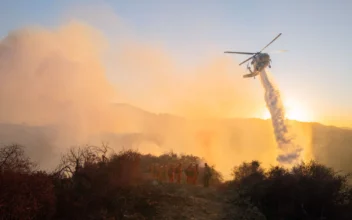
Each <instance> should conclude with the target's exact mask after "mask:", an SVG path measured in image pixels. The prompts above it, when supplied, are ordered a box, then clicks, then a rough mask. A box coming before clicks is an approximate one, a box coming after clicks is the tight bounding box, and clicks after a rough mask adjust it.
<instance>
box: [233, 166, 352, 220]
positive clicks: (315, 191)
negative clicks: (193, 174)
mask: <svg viewBox="0 0 352 220" xmlns="http://www.w3.org/2000/svg"><path fill="white" fill-rule="evenodd" d="M233 175H234V180H233V181H231V183H230V184H229V187H230V188H234V189H236V191H237V192H238V194H237V196H239V197H237V198H236V202H237V205H238V202H239V201H242V202H243V201H249V203H247V204H246V205H249V204H250V205H254V206H255V207H257V208H258V209H259V210H260V211H261V212H262V213H263V214H264V215H265V216H266V218H267V219H272V220H275V219H278V220H279V219H346V220H347V219H352V209H351V204H352V197H351V188H350V187H349V186H348V182H347V176H344V175H339V174H337V173H335V172H334V171H333V170H332V169H330V168H328V167H325V166H324V165H321V164H318V163H316V162H310V163H307V164H305V163H302V164H300V165H298V166H295V167H293V168H292V169H290V170H288V169H285V168H283V167H277V166H276V167H272V168H271V169H269V170H268V171H266V172H265V171H264V170H263V169H262V168H261V167H260V164H259V163H258V162H257V161H253V162H251V163H243V164H242V165H241V166H238V167H235V168H234V170H233ZM238 198H239V200H238ZM233 202H234V201H233ZM242 205H243V204H242Z"/></svg>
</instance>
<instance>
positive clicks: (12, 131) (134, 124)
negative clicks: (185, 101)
mask: <svg viewBox="0 0 352 220" xmlns="http://www.w3.org/2000/svg"><path fill="white" fill-rule="evenodd" d="M113 108H114V115H112V117H116V118H117V119H118V121H119V122H120V124H121V126H120V128H119V130H118V131H114V132H110V133H104V134H92V135H91V138H92V140H95V141H96V142H97V143H99V142H100V141H108V142H109V144H110V146H113V147H114V148H115V150H119V149H122V147H124V148H135V149H139V150H140V151H141V152H142V153H147V152H150V153H156V154H160V153H163V152H166V151H169V150H173V151H175V152H187V153H192V154H194V155H198V156H201V157H204V158H205V159H206V160H208V161H210V163H212V164H216V166H217V167H218V169H219V170H220V171H223V172H227V173H229V172H230V169H231V167H233V166H234V165H236V164H239V163H241V162H242V161H243V160H252V159H258V160H260V161H263V163H264V164H266V165H269V164H272V163H273V162H274V161H275V155H276V143H275V139H274V136H273V132H272V131H273V128H272V125H271V121H270V120H262V119H256V118H222V119H206V120H200V119H197V120H195V119H194V120H193V119H186V118H184V117H180V116H176V115H171V114H154V113H151V112H148V111H145V110H143V109H140V108H137V107H135V106H132V105H129V104H114V105H113ZM290 124H291V125H292V127H293V128H294V130H295V131H297V132H296V133H297V139H298V140H299V141H300V143H302V145H304V146H311V147H309V149H310V151H311V154H312V155H313V157H314V158H316V159H317V160H319V161H320V162H322V163H325V164H327V165H329V166H333V167H334V168H336V169H338V170H345V171H351V172H352V162H351V158H352V146H351V145H352V130H351V129H346V128H338V127H334V126H325V125H322V124H319V123H303V122H297V121H290ZM56 138H57V135H56V133H55V128H53V127H31V126H26V125H9V124H0V143H8V142H17V141H19V142H20V143H21V144H24V145H30V146H31V147H30V148H31V150H30V151H31V152H32V153H33V152H34V151H36V150H40V151H41V152H43V153H44V152H45V154H40V155H41V156H37V157H34V158H33V159H38V160H40V161H43V160H44V161H45V158H46V157H45V155H50V154H53V152H56V151H57V149H56V150H54V149H53V147H52V146H53V144H52V143H51V142H52V141H53V140H56ZM93 142H94V141H90V143H93ZM44 145H45V146H51V147H44ZM33 154H34V153H33ZM49 158H50V157H49Z"/></svg>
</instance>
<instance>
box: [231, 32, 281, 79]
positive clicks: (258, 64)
mask: <svg viewBox="0 0 352 220" xmlns="http://www.w3.org/2000/svg"><path fill="white" fill-rule="evenodd" d="M280 36H281V33H280V34H279V35H277V36H276V37H275V38H274V39H273V40H272V41H271V42H270V43H269V44H267V45H266V46H265V47H264V48H263V49H262V50H260V51H259V52H256V53H250V52H236V51H225V52H224V53H235V54H243V55H252V56H251V57H250V58H248V59H246V60H245V61H243V62H242V63H240V64H239V65H240V66H241V65H242V64H244V63H246V62H247V61H249V60H252V61H251V65H252V66H253V70H251V68H250V66H249V63H248V64H247V69H248V70H249V72H250V73H249V74H245V75H243V78H250V77H254V79H255V77H256V76H257V75H258V74H259V73H260V72H261V71H262V70H263V69H265V68H266V67H269V68H271V59H270V56H269V54H267V53H262V51H263V50H264V49H266V48H267V47H268V46H269V45H270V44H272V43H273V42H274V41H275V40H276V39H277V38H279V37H280ZM280 52H285V50H282V51H280Z"/></svg>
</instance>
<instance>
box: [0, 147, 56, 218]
mask: <svg viewBox="0 0 352 220" xmlns="http://www.w3.org/2000/svg"><path fill="white" fill-rule="evenodd" d="M33 164H34V163H32V162H31V161H30V160H29V158H27V157H25V154H24V149H23V147H22V146H19V145H9V146H4V147H3V148H1V149H0V168H1V169H0V170H1V172H0V219H48V218H50V217H52V216H53V214H54V212H55V194H54V188H53V187H54V186H53V183H52V179H51V177H50V176H49V175H47V174H46V173H44V172H36V171H33V168H34V166H33Z"/></svg>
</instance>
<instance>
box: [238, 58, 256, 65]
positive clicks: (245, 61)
mask: <svg viewBox="0 0 352 220" xmlns="http://www.w3.org/2000/svg"><path fill="white" fill-rule="evenodd" d="M253 57H254V56H251V57H250V58H248V59H246V60H245V61H243V62H242V63H240V64H239V65H240V66H241V65H242V64H244V63H245V62H247V61H249V60H251V59H253Z"/></svg>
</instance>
